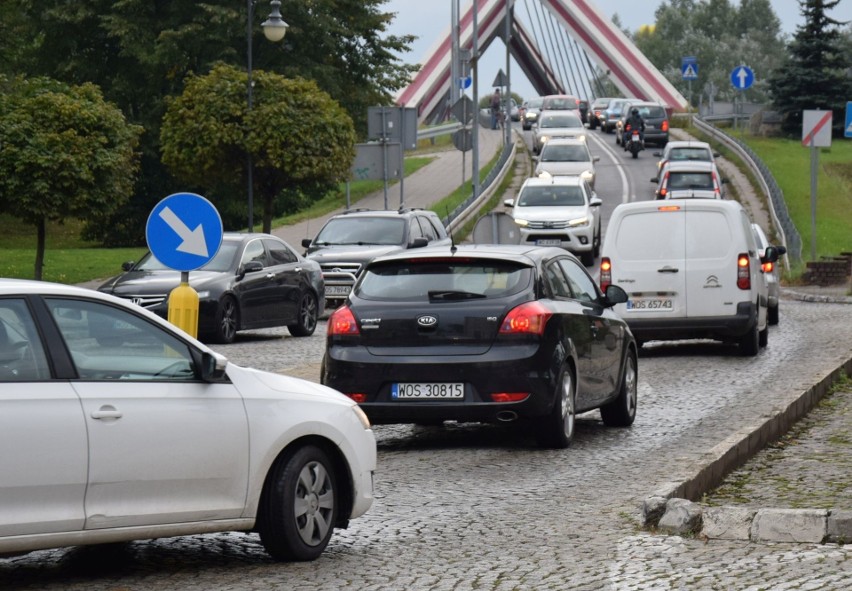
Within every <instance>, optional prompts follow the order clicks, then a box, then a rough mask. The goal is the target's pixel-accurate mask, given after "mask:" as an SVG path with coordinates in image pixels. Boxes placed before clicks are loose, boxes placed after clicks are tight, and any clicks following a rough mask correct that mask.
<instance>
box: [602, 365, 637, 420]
mask: <svg viewBox="0 0 852 591" xmlns="http://www.w3.org/2000/svg"><path fill="white" fill-rule="evenodd" d="M636 368H637V364H636V353H635V352H634V351H633V350H632V349H631V350H629V351H628V352H627V359H626V360H625V364H624V375H623V376H622V377H621V387H620V388H619V390H618V397H617V398H616V399H615V400H613V401H612V402H610V403H608V404H605V405H604V406H602V407H601V419H603V423H604V425H606V426H607V427H629V426H630V425H632V424H633V421H634V420H635V419H636V403H637V400H638V389H639V386H638V372H637V370H636Z"/></svg>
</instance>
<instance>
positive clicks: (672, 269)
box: [657, 267, 680, 273]
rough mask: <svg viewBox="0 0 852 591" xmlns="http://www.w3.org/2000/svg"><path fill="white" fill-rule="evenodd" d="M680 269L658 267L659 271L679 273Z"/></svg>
mask: <svg viewBox="0 0 852 591" xmlns="http://www.w3.org/2000/svg"><path fill="white" fill-rule="evenodd" d="M679 271H680V269H675V268H674V267H663V268H662V269H657V273H677V272H679Z"/></svg>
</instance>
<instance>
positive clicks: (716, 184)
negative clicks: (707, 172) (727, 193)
mask: <svg viewBox="0 0 852 591" xmlns="http://www.w3.org/2000/svg"><path fill="white" fill-rule="evenodd" d="M711 174H712V175H713V192H714V193H721V192H722V191H721V189H720V188H719V179H718V177H717V176H716V172H715V171H714V172H712V173H711Z"/></svg>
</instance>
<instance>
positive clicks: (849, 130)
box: [843, 101, 852, 137]
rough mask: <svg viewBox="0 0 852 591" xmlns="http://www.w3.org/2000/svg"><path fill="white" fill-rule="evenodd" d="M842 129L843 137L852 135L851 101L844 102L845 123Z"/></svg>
mask: <svg viewBox="0 0 852 591" xmlns="http://www.w3.org/2000/svg"><path fill="white" fill-rule="evenodd" d="M843 130H844V131H843V136H844V137H852V101H849V102H847V103H846V124H845V126H844V127H843Z"/></svg>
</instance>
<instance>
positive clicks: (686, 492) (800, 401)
mask: <svg viewBox="0 0 852 591" xmlns="http://www.w3.org/2000/svg"><path fill="white" fill-rule="evenodd" d="M842 373H846V374H847V375H849V374H850V373H852V358H849V359H847V360H846V361H845V362H843V363H841V364H840V365H839V366H838V367H836V368H835V369H834V370H833V371H831V372H829V373H828V374H827V375H825V376H824V377H823V378H822V379H821V380H819V381H818V382H817V383H816V384H814V385H813V386H811V387H809V388H808V389H806V390H804V391H802V392H800V393H799V394H796V395H794V396H791V397H790V399H788V400H787V401H785V402H783V403H782V406H781V407H778V408H775V409H773V410H772V411H771V412H770V413H769V414H768V416H764V417H763V418H762V419H761V422H759V423H755V424H752V425H751V426H750V427H746V428H744V429H741V430H740V431H738V432H735V433H732V434H731V435H729V436H728V437H727V438H725V439H724V440H723V441H721V442H720V443H719V444H717V445H716V446H714V447H713V448H712V449H711V450H709V451H708V452H707V453H706V454H705V458H704V459H703V460H700V461H699V462H697V463H696V464H695V465H694V466H693V467H692V468H691V473H690V474H688V475H686V476H685V477H684V478H683V479H682V480H681V481H679V482H669V483H666V484H664V485H663V486H662V487H660V488H659V489H658V490H656V491H655V492H654V493H653V494H652V495H651V496H650V497H648V498H647V499H645V501H644V502H643V503H642V518H643V525H644V526H645V527H647V528H659V529H660V530H662V531H665V532H667V533H674V534H687V533H693V534H696V533H697V534H699V535H700V536H701V537H702V538H704V539H712V538H716V539H727V540H751V541H767V542H769V541H772V542H815V543H824V542H827V541H828V542H840V543H842V542H849V541H852V511H845V510H834V509H831V510H825V509H771V508H769V509H746V508H742V507H702V506H700V505H698V504H697V503H695V502H694V501H695V500H696V499H700V498H701V496H702V495H703V494H704V493H706V492H708V491H710V490H712V489H713V488H714V487H716V486H717V485H718V484H719V483H721V482H722V480H723V479H724V477H725V475H727V474H729V473H730V472H731V471H733V470H734V469H736V468H738V467H740V466H741V465H742V464H744V463H745V462H746V461H747V460H748V459H750V458H751V457H752V456H753V455H754V454H756V453H757V452H758V451H760V450H761V449H763V447H765V446H766V444H767V443H769V442H770V441H774V440H776V439H777V438H778V437H780V436H781V435H783V434H784V433H786V432H787V431H788V430H789V428H790V427H791V426H792V425H793V423H795V422H796V421H798V420H799V419H800V418H802V417H803V416H805V415H806V414H807V413H808V412H809V411H810V410H811V409H812V408H813V407H814V405H816V403H817V402H819V400H820V399H821V398H822V397H823V396H824V395H825V394H826V393H827V392H828V390H829V388H830V387H831V385H832V384H833V383H834V382H836V381H837V380H838V379H839V378H840V376H841V374H842ZM799 538H806V539H799Z"/></svg>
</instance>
